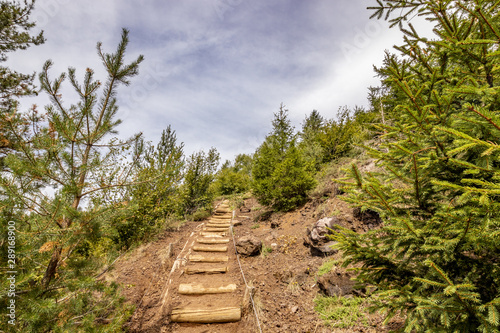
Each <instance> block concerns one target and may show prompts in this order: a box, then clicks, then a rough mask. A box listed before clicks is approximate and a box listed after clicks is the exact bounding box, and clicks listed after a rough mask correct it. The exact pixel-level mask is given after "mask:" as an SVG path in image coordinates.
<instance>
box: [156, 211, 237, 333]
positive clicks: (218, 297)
mask: <svg viewBox="0 0 500 333" xmlns="http://www.w3.org/2000/svg"><path fill="white" fill-rule="evenodd" d="M231 220H232V212H231V211H230V209H229V206H228V205H227V204H226V203H223V204H221V205H220V206H219V208H217V209H216V214H215V215H214V216H213V217H212V218H211V219H210V220H208V221H207V222H203V223H200V224H199V225H198V227H197V228H196V230H195V231H194V232H192V233H191V235H190V237H189V239H188V241H187V242H186V245H185V247H184V249H183V250H182V251H181V252H180V253H179V255H178V256H177V259H176V261H175V263H174V265H173V268H172V271H171V274H169V275H170V278H169V281H168V282H167V285H168V286H167V289H166V292H165V295H164V297H163V300H162V303H163V304H168V307H169V310H168V312H169V313H170V321H171V322H172V324H171V325H170V326H171V327H170V328H171V331H172V332H179V333H182V332H186V333H188V332H190V333H191V332H193V333H197V332H208V331H209V332H235V333H236V332H241V331H242V329H241V327H240V320H241V308H242V301H243V296H244V290H245V286H244V284H243V283H242V278H241V274H240V270H239V268H238V265H237V262H236V256H235V250H234V245H233V241H232V239H231V231H230V228H229V225H230V222H231ZM214 242H217V243H216V244H211V243H214ZM210 261H212V262H210ZM214 269H216V270H217V271H216V272H212V270H214ZM181 287H183V289H189V290H187V291H189V292H191V293H192V292H195V293H196V294H186V291H184V292H182V291H181ZM221 287H222V288H226V289H228V290H227V292H224V293H213V291H214V290H213V289H217V290H220V289H221ZM207 288H212V290H207ZM193 289H195V290H193ZM201 311H203V313H202V314H200V313H199V312H201ZM193 312H194V313H193ZM219 321H220V322H226V323H213V322H219ZM197 322H200V323H197Z"/></svg>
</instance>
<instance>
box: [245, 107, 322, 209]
mask: <svg viewBox="0 0 500 333" xmlns="http://www.w3.org/2000/svg"><path fill="white" fill-rule="evenodd" d="M287 112H288V110H286V109H285V108H284V105H283V104H281V106H280V110H279V112H278V113H275V114H274V119H273V122H272V124H273V130H272V131H271V133H270V134H269V135H268V136H267V137H266V139H265V140H264V142H263V143H262V145H261V146H260V147H259V148H257V151H256V152H255V155H254V161H253V167H252V178H253V182H252V189H253V192H254V194H255V196H256V197H257V199H258V200H259V202H261V203H262V204H264V205H268V206H270V207H272V208H273V209H275V210H278V211H288V210H291V209H293V208H295V207H297V206H298V205H300V204H301V203H303V202H304V201H305V200H306V199H307V192H308V191H309V190H310V189H311V188H312V187H313V186H314V183H315V181H314V179H313V177H312V169H313V163H311V162H309V163H308V162H306V161H305V159H304V158H303V155H302V152H301V151H300V150H299V148H298V147H297V144H296V140H297V138H296V135H295V134H294V129H293V127H292V125H291V122H290V119H288V114H287Z"/></svg>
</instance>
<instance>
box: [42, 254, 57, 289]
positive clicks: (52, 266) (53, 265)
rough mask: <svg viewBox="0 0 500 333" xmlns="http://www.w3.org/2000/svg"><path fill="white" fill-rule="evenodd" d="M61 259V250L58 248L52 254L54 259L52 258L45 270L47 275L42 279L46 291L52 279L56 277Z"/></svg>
mask: <svg viewBox="0 0 500 333" xmlns="http://www.w3.org/2000/svg"><path fill="white" fill-rule="evenodd" d="M59 259H61V248H60V247H59V246H56V247H55V249H54V252H53V253H52V257H51V258H50V261H49V265H48V266H47V269H46V270H45V275H44V276H43V279H42V286H43V288H44V289H46V288H47V287H48V286H49V284H50V281H51V280H52V278H53V277H54V276H55V275H56V270H57V264H58V263H59Z"/></svg>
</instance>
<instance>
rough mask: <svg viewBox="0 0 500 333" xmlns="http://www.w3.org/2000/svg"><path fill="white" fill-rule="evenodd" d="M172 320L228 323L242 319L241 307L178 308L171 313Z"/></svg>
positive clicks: (178, 321)
mask: <svg viewBox="0 0 500 333" xmlns="http://www.w3.org/2000/svg"><path fill="white" fill-rule="evenodd" d="M170 320H171V321H173V322H177V323H200V324H210V323H228V322H235V321H239V320H241V308H239V307H228V308H219V309H192V308H176V309H173V310H172V312H171V314H170Z"/></svg>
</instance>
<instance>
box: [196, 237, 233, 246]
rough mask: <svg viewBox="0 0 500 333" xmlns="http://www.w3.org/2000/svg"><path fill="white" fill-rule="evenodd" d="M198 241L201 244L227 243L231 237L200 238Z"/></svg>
mask: <svg viewBox="0 0 500 333" xmlns="http://www.w3.org/2000/svg"><path fill="white" fill-rule="evenodd" d="M196 242H198V243H200V244H226V243H229V238H222V237H221V238H204V239H203V238H199V239H197V240H196Z"/></svg>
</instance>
